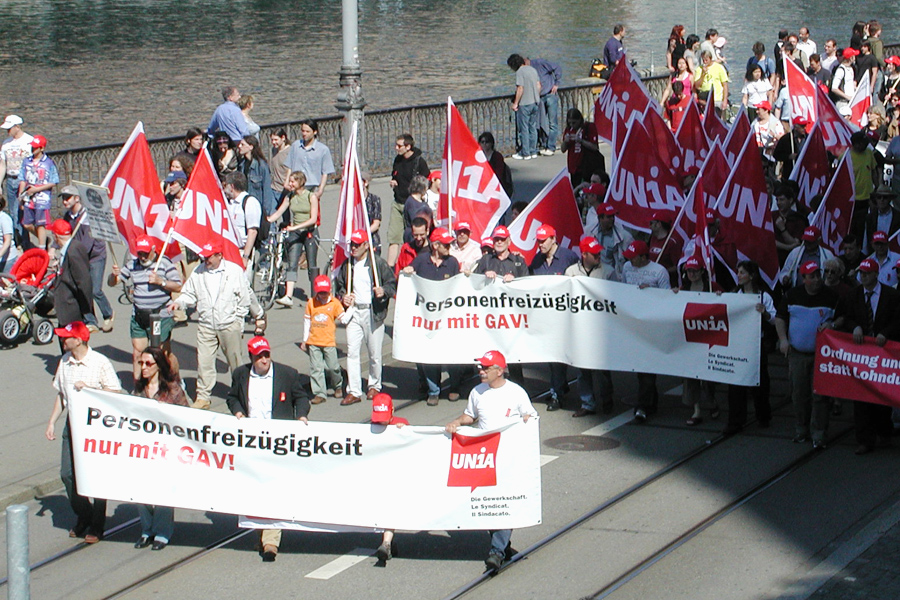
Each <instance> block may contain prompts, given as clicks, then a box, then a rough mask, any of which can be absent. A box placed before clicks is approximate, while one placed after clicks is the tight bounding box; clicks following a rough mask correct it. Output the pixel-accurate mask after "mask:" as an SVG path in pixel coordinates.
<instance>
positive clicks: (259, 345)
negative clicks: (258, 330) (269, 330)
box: [247, 335, 272, 356]
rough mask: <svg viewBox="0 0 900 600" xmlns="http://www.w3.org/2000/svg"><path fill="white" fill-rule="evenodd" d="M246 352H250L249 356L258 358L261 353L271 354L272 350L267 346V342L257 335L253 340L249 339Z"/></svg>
mask: <svg viewBox="0 0 900 600" xmlns="http://www.w3.org/2000/svg"><path fill="white" fill-rule="evenodd" d="M247 351H248V352H250V355H251V356H259V355H260V354H261V353H263V352H269V353H271V352H272V348H271V346H269V340H267V339H266V338H264V337H263V336H261V335H258V336H256V337H254V338H250V341H249V342H247Z"/></svg>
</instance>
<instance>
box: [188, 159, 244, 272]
mask: <svg viewBox="0 0 900 600" xmlns="http://www.w3.org/2000/svg"><path fill="white" fill-rule="evenodd" d="M173 237H174V238H175V239H177V240H178V241H180V242H181V243H182V244H184V245H185V246H188V247H190V248H192V249H193V250H194V252H199V251H200V249H201V248H202V247H203V246H205V245H206V244H209V243H212V242H216V241H219V242H221V243H222V258H224V259H225V260H227V261H228V262H233V263H234V264H236V265H238V266H240V267H241V268H242V269H243V268H244V260H243V258H242V257H241V248H240V247H239V246H238V241H237V234H236V232H235V228H234V221H232V220H231V213H229V212H228V203H227V202H225V194H224V193H223V191H222V185H221V184H220V183H219V177H218V175H216V170H215V168H214V167H213V162H212V157H210V155H209V150H208V149H207V148H206V147H205V146H204V147H203V149H202V150H200V154H199V156H197V162H196V163H195V164H194V170H193V171H191V177H190V179H188V182H187V185H186V186H185V188H184V195H182V196H181V206H180V207H179V208H178V213H177V214H176V215H175V226H174V228H173Z"/></svg>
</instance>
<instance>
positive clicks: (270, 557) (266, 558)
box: [262, 544, 278, 562]
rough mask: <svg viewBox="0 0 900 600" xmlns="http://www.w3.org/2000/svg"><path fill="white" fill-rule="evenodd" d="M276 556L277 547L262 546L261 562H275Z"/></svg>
mask: <svg viewBox="0 0 900 600" xmlns="http://www.w3.org/2000/svg"><path fill="white" fill-rule="evenodd" d="M277 554H278V547H277V546H272V545H271V544H266V545H265V546H263V553H262V561H263V562H275V556H276V555H277Z"/></svg>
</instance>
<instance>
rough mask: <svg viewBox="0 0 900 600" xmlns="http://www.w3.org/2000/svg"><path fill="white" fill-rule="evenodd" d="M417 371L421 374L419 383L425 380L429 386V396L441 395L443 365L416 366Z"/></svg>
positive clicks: (418, 364)
mask: <svg viewBox="0 0 900 600" xmlns="http://www.w3.org/2000/svg"><path fill="white" fill-rule="evenodd" d="M416 371H418V373H419V382H420V383H421V382H422V381H423V380H424V381H425V384H426V385H427V386H428V395H429V396H440V395H441V365H423V364H420V363H417V364H416Z"/></svg>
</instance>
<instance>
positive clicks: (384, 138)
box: [49, 75, 668, 184]
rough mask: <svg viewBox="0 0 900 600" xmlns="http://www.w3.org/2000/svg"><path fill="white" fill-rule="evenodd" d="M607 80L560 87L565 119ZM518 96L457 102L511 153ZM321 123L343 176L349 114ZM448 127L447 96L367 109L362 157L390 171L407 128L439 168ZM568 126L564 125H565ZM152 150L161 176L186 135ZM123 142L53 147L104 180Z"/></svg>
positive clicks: (657, 86)
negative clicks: (512, 106)
mask: <svg viewBox="0 0 900 600" xmlns="http://www.w3.org/2000/svg"><path fill="white" fill-rule="evenodd" d="M643 81H644V84H645V85H646V86H647V89H648V91H649V92H650V94H651V95H652V96H654V97H655V98H657V99H660V98H661V97H662V94H663V91H664V90H665V88H666V84H667V82H668V77H667V76H665V75H660V76H655V77H647V78H644V79H643ZM603 84H604V82H602V81H599V80H598V83H596V84H594V83H592V84H585V85H577V86H571V87H565V88H560V89H559V100H560V102H559V104H560V121H561V123H562V122H564V120H565V114H566V111H568V109H570V108H572V107H576V108H578V109H579V110H581V112H582V113H583V114H584V115H585V117H586V118H591V116H590V115H591V113H592V110H593V103H594V99H595V97H596V94H597V93H599V91H600V90H601V89H602V86H603ZM511 100H512V96H511V95H509V96H492V97H488V98H477V99H473V100H461V101H459V102H456V107H457V109H459V112H460V114H461V115H462V117H463V119H464V120H465V121H466V124H467V125H468V126H469V129H470V130H471V131H472V133H473V135H475V136H476V137H477V136H478V135H479V134H480V133H481V132H482V131H490V132H492V133H493V134H494V139H495V140H496V148H497V150H498V151H499V152H501V153H503V154H507V155H508V154H511V153H513V152H514V151H515V149H516V123H515V117H514V113H513V112H512V110H510V102H511ZM316 120H317V121H318V124H319V139H320V140H321V141H322V143H324V144H325V145H327V146H328V147H329V148H330V149H331V153H332V158H333V159H334V163H335V168H336V170H337V173H336V175H337V176H338V177H339V176H340V173H341V169H342V167H343V165H342V164H341V163H342V162H343V158H344V157H343V151H342V149H343V147H344V135H343V119H342V117H341V116H340V115H335V116H331V117H323V118H320V119H316ZM446 127H447V105H446V104H445V103H443V102H441V103H437V104H426V105H421V106H406V107H402V108H392V109H385V110H374V111H371V112H367V113H366V114H365V117H364V122H363V127H362V132H363V133H362V138H361V139H362V142H361V147H360V152H361V160H362V161H363V162H364V163H365V164H364V167H363V168H365V169H368V170H369V171H371V172H372V174H373V175H374V176H376V177H377V176H381V175H388V174H390V172H391V165H392V163H393V160H394V156H396V154H395V152H394V141H395V140H396V136H397V135H398V134H401V133H411V134H412V135H413V137H415V140H416V146H417V147H419V148H421V150H422V153H423V155H424V157H425V160H426V161H427V162H428V164H429V165H431V166H432V167H433V168H438V167H439V166H440V163H441V156H442V154H443V149H444V134H445V132H446ZM278 128H284V129H285V131H287V134H288V138H289V139H291V140H296V139H298V138H299V137H300V124H299V122H298V121H290V122H284V123H273V124H271V125H265V126H263V127H262V128H261V130H260V133H259V136H260V140H261V141H262V142H263V144H262V145H263V147H267V146H268V143H267V140H268V138H269V135H270V134H271V133H273V132H274V131H275V130H277V129H278ZM560 131H562V128H561V129H560ZM149 143H150V152H151V154H152V155H153V161H154V164H155V165H156V169H157V174H158V175H159V176H160V178H162V177H164V176H165V172H166V169H167V168H168V162H169V160H170V159H171V158H172V157H173V156H174V155H175V154H177V153H178V152H180V151H181V150H183V149H184V144H183V138H182V137H167V138H157V139H153V140H149ZM121 147H122V146H121V144H105V145H102V146H90V147H86V148H73V149H69V150H59V151H56V152H50V153H49V154H50V156H51V157H52V158H53V160H54V161H55V162H56V166H57V168H58V170H59V177H60V181H61V182H63V184H65V183H68V182H70V181H72V180H73V179H77V180H80V181H90V182H94V183H99V182H100V181H101V180H102V179H103V177H104V176H105V175H106V172H107V171H108V170H109V167H110V166H111V165H112V163H113V162H114V161H115V158H116V156H117V155H118V153H119V150H120V149H121Z"/></svg>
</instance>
